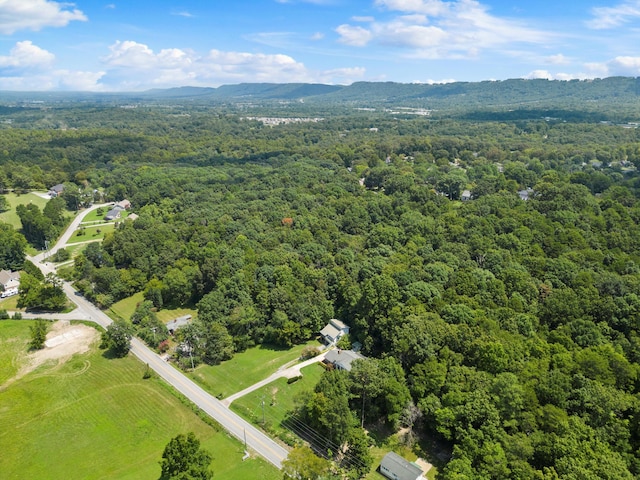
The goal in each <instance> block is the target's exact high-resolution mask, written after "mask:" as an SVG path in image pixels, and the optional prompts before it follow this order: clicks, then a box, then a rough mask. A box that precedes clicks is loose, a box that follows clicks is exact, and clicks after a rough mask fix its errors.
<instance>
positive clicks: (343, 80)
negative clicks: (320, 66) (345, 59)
mask: <svg viewBox="0 0 640 480" xmlns="http://www.w3.org/2000/svg"><path fill="white" fill-rule="evenodd" d="M365 73H366V70H365V69H364V68H362V67H352V68H336V69H333V70H325V71H323V72H320V73H319V74H318V75H317V78H315V80H314V81H316V82H320V83H330V84H336V83H338V84H342V85H349V84H351V83H353V82H356V81H358V80H362V78H364V75H365Z"/></svg>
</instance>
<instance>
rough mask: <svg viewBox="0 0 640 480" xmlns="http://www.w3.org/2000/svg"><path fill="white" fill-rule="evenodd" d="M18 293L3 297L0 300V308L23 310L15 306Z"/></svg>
mask: <svg viewBox="0 0 640 480" xmlns="http://www.w3.org/2000/svg"><path fill="white" fill-rule="evenodd" d="M17 303H18V295H13V296H11V297H7V298H3V299H1V300H0V310H12V311H13V310H24V309H21V308H18V307H17Z"/></svg>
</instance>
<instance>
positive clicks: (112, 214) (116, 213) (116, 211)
mask: <svg viewBox="0 0 640 480" xmlns="http://www.w3.org/2000/svg"><path fill="white" fill-rule="evenodd" d="M121 211H122V209H121V208H112V209H111V210H109V211H108V212H107V214H106V215H105V216H104V218H105V219H106V220H109V219H113V218H118V217H119V216H120V212H121Z"/></svg>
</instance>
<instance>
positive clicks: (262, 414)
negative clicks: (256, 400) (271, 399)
mask: <svg viewBox="0 0 640 480" xmlns="http://www.w3.org/2000/svg"><path fill="white" fill-rule="evenodd" d="M262 426H263V427H264V395H263V396H262Z"/></svg>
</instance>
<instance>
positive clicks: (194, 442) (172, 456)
mask: <svg viewBox="0 0 640 480" xmlns="http://www.w3.org/2000/svg"><path fill="white" fill-rule="evenodd" d="M211 459H212V457H211V454H210V453H209V452H208V451H207V450H205V449H203V448H201V447H200V440H198V439H197V438H196V436H195V434H194V433H193V432H189V433H187V434H186V435H184V434H182V433H181V434H179V435H178V436H177V437H174V438H172V439H171V440H170V441H169V443H168V444H167V446H166V447H165V449H164V452H163V453H162V461H161V462H160V466H161V468H162V479H163V480H209V479H211V478H213V472H212V471H211V470H209V465H210V464H211Z"/></svg>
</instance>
